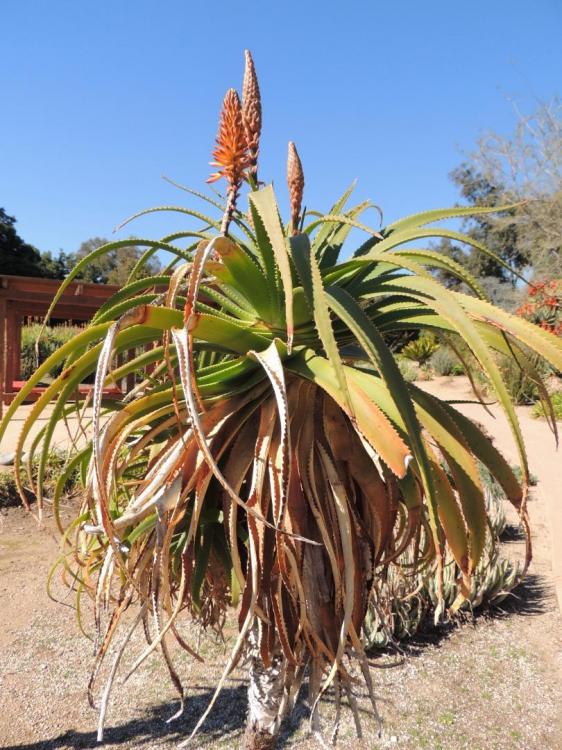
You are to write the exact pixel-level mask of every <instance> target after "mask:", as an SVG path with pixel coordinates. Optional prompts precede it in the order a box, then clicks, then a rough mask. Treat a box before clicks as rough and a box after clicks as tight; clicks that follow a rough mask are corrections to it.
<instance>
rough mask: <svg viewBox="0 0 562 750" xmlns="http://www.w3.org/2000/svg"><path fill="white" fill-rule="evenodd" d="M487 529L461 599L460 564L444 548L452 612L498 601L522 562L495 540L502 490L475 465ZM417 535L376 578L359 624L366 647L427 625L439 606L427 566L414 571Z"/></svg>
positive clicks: (500, 528) (502, 521) (502, 518)
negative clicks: (467, 587)
mask: <svg viewBox="0 0 562 750" xmlns="http://www.w3.org/2000/svg"><path fill="white" fill-rule="evenodd" d="M479 468H480V477H481V481H482V486H483V490H484V497H485V501H486V513H487V516H488V522H489V529H488V534H487V536H486V543H485V546H484V550H483V552H482V556H481V558H480V561H479V563H478V566H477V567H476V569H475V571H474V575H473V576H472V581H471V586H470V592H469V594H468V596H467V597H466V599H464V601H462V602H457V595H458V579H459V576H460V573H461V571H460V569H459V566H458V564H457V563H456V561H455V559H454V557H453V556H452V554H451V553H450V551H449V550H446V553H445V564H444V573H443V592H442V596H443V600H444V602H445V604H446V606H447V607H448V608H449V611H450V612H451V614H455V613H453V612H452V610H453V605H455V602H456V606H455V610H459V609H461V608H462V610H464V611H466V610H475V609H478V608H479V607H480V606H482V605H484V604H485V605H489V606H496V605H499V604H501V603H502V602H503V601H504V600H505V599H506V597H508V596H509V595H510V593H511V592H512V590H513V589H514V588H515V587H516V586H517V585H518V584H519V583H520V582H521V579H522V575H523V570H522V566H521V565H520V564H519V563H517V562H514V561H511V560H510V559H509V558H508V557H506V556H505V555H504V554H503V551H502V550H501V547H500V539H501V536H502V534H503V532H504V530H505V526H506V514H505V507H504V502H505V499H506V498H505V495H504V493H503V491H502V489H501V487H500V486H499V485H498V484H497V483H496V482H495V481H494V480H493V478H492V477H491V476H490V474H489V472H488V470H487V469H485V468H484V467H483V466H482V465H480V467H479ZM415 545H416V540H413V541H412V542H411V543H410V545H409V547H408V548H407V549H406V550H405V551H404V552H403V553H402V554H401V555H400V557H399V558H398V559H396V560H394V561H393V562H392V563H391V564H390V566H389V569H388V571H387V574H386V576H385V577H384V578H379V579H377V580H376V581H375V584H374V586H373V592H372V596H371V601H370V602H369V607H368V610H367V615H366V617H365V621H364V623H363V635H364V643H365V647H366V648H367V649H372V648H385V647H386V646H389V645H390V644H393V643H396V642H397V641H400V640H403V639H406V638H409V637H411V636H412V635H415V634H416V633H417V632H418V630H419V629H420V628H422V627H426V628H428V627H431V626H432V611H433V610H434V609H435V608H436V607H437V606H438V605H439V591H438V588H437V585H436V584H437V581H436V578H435V576H433V575H432V574H431V570H429V571H427V570H417V569H416V565H415V559H416V548H415Z"/></svg>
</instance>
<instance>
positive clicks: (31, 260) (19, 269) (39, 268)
mask: <svg viewBox="0 0 562 750" xmlns="http://www.w3.org/2000/svg"><path fill="white" fill-rule="evenodd" d="M15 224H16V219H15V217H14V216H9V215H8V214H7V213H6V211H5V210H4V209H3V208H0V273H5V274H11V275H13V276H41V277H43V278H47V279H64V277H65V276H66V275H67V273H68V271H69V268H70V260H71V259H70V257H69V256H68V255H66V253H63V252H62V250H61V251H60V252H59V254H58V257H56V258H55V257H53V256H52V255H51V253H49V252H47V253H41V252H40V251H39V250H37V248H35V247H33V245H30V244H29V243H27V242H25V241H24V240H23V239H22V238H21V237H20V236H19V234H18V233H17V231H16V228H15Z"/></svg>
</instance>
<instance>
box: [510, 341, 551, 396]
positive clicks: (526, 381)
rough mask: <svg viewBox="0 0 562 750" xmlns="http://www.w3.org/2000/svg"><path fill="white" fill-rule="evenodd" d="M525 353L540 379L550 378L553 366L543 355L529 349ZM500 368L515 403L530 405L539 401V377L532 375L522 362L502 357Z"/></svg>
mask: <svg viewBox="0 0 562 750" xmlns="http://www.w3.org/2000/svg"><path fill="white" fill-rule="evenodd" d="M523 354H524V356H525V358H526V361H527V362H528V363H529V364H530V366H531V367H532V368H533V369H534V370H535V371H536V373H537V375H538V376H539V378H540V380H544V379H545V378H548V376H549V375H550V374H551V373H552V368H551V367H550V366H549V365H548V363H546V362H545V361H544V360H543V359H542V358H541V357H539V356H537V355H536V354H534V353H533V352H531V351H529V350H525V351H524V352H523ZM500 370H501V373H502V375H503V378H504V382H505V384H506V387H507V390H508V392H509V395H510V396H511V398H512V399H513V401H514V403H516V404H520V405H528V404H534V403H535V402H536V401H537V399H538V398H539V383H538V379H535V378H534V377H531V376H530V375H529V374H528V371H526V370H525V369H524V368H523V365H522V364H519V363H518V362H516V361H515V360H514V359H513V358H506V357H501V358H500Z"/></svg>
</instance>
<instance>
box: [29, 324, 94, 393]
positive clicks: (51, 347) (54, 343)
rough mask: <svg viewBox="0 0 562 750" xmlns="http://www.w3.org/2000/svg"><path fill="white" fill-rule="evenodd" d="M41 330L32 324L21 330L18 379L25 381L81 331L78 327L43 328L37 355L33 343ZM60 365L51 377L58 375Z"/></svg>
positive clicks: (38, 325)
mask: <svg viewBox="0 0 562 750" xmlns="http://www.w3.org/2000/svg"><path fill="white" fill-rule="evenodd" d="M40 330H41V325H40V324H39V323H33V324H32V325H27V326H24V327H23V328H22V332H21V369H20V377H21V379H22V380H27V379H28V378H29V377H30V376H31V375H32V374H33V373H34V372H35V370H36V369H37V367H38V366H39V365H40V364H41V363H42V362H44V361H45V360H46V359H47V357H49V356H50V355H51V354H52V353H53V352H54V351H55V350H56V349H58V348H59V346H61V345H62V344H64V343H66V342H67V341H69V340H70V339H71V338H72V337H73V336H75V335H76V334H77V333H79V332H80V331H81V330H82V329H81V328H80V327H79V326H71V325H60V326H53V327H47V328H45V331H44V332H43V334H42V335H41V338H40V339H39V348H38V355H39V356H37V354H36V352H35V342H36V340H37V336H38V335H39V332H40ZM61 371H62V365H59V366H58V367H56V368H54V370H53V372H52V373H51V375H53V376H56V375H59V374H60V373H61Z"/></svg>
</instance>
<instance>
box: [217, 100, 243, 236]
mask: <svg viewBox="0 0 562 750" xmlns="http://www.w3.org/2000/svg"><path fill="white" fill-rule="evenodd" d="M213 160H214V161H212V162H211V166H213V167H218V171H217V172H214V173H213V174H212V175H211V176H210V177H209V179H208V180H207V182H216V181H217V180H220V178H221V177H224V178H225V180H226V181H227V183H228V189H227V201H226V208H225V211H224V215H223V219H222V224H221V233H222V234H224V235H226V234H228V227H229V224H230V222H231V220H232V215H233V213H234V209H235V208H236V200H237V198H238V192H239V190H240V185H241V184H242V180H243V179H244V175H245V170H246V169H247V168H248V166H249V163H250V162H249V155H248V144H247V140H246V131H245V129H244V123H243V121H242V107H241V105H240V99H239V98H238V94H237V93H236V91H235V90H234V89H229V90H228V91H227V92H226V95H225V97H224V101H223V105H222V110H221V116H220V124H219V133H218V135H217V139H216V147H215V149H214V151H213Z"/></svg>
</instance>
